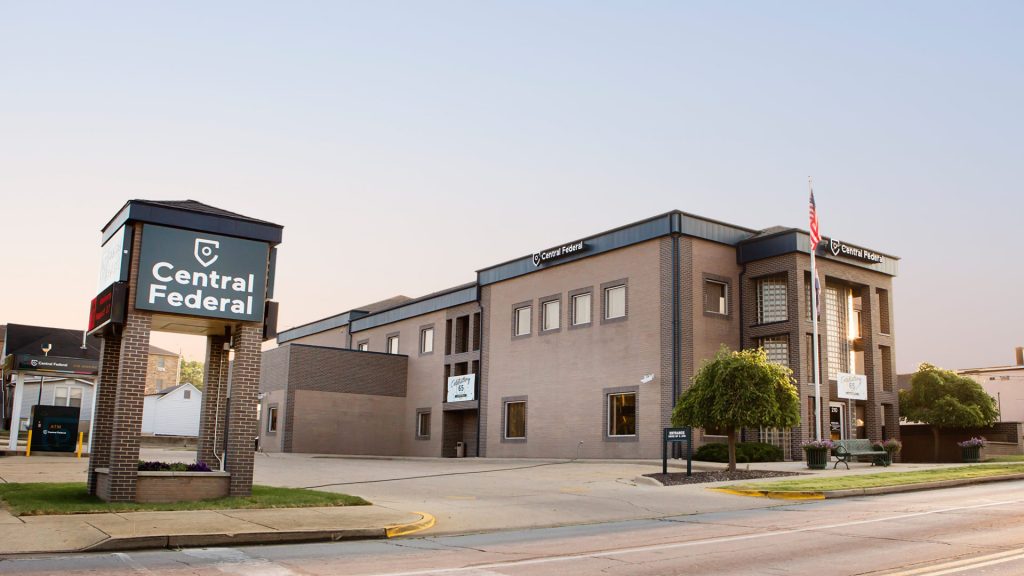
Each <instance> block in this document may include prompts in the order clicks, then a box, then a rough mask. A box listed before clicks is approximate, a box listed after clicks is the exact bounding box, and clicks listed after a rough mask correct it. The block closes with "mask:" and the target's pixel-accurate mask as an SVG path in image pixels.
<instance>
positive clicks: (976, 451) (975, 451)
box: [960, 446, 981, 464]
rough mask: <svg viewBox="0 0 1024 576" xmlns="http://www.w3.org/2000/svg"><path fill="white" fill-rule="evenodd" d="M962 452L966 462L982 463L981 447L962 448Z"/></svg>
mask: <svg viewBox="0 0 1024 576" xmlns="http://www.w3.org/2000/svg"><path fill="white" fill-rule="evenodd" d="M960 451H961V452H960V454H961V456H962V457H963V461H964V462H967V463H971V464H973V463H975V462H981V446H961V447H960Z"/></svg>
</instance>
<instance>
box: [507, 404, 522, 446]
mask: <svg viewBox="0 0 1024 576" xmlns="http://www.w3.org/2000/svg"><path fill="white" fill-rule="evenodd" d="M505 438H526V402H506V403H505Z"/></svg>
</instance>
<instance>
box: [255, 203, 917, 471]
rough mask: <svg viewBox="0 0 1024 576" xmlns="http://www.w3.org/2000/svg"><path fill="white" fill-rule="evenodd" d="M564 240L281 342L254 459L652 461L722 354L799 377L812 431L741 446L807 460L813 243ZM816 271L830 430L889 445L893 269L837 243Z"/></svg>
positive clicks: (782, 231)
mask: <svg viewBox="0 0 1024 576" xmlns="http://www.w3.org/2000/svg"><path fill="white" fill-rule="evenodd" d="M565 240H566V242H565V243H564V244H561V245H558V246H536V247H526V248H527V250H529V252H528V253H526V254H524V255H523V256H522V257H520V258H516V259H514V260H510V261H508V262H503V263H500V264H495V265H493V266H489V267H487V268H484V269H482V270H478V271H477V272H476V278H475V280H474V281H472V282H469V283H466V284H462V285H459V286H454V287H452V288H449V289H447V290H442V291H440V292H436V293H433V294H428V295H426V296H422V297H419V298H407V297H404V296H397V297H393V298H390V299H387V300H382V301H380V302H376V303H373V304H369V305H365V306H358V307H354V308H352V309H349V310H347V311H343V312H341V313H339V314H336V315H334V316H330V317H328V318H324V319H321V320H317V321H315V322H310V323H308V324H304V325H301V326H298V327H295V328H291V329H289V330H284V331H282V332H281V333H280V334H279V335H278V338H277V343H278V346H277V347H276V348H273V349H271V350H268V351H266V352H265V353H264V355H263V360H262V362H263V366H262V376H261V384H260V398H261V399H260V406H261V409H260V443H261V448H262V449H263V450H265V451H281V452H303V453H323V454H332V453H333V454H372V455H402V456H430V457H456V456H481V457H513V458H514V457H524V458H525V457H530V458H575V457H580V458H644V459H653V458H660V456H661V450H662V445H661V440H662V428H664V427H667V426H669V425H670V422H669V420H670V415H671V412H672V407H673V406H674V404H675V400H676V398H678V396H679V394H680V393H681V392H682V391H683V390H684V389H685V388H686V387H687V386H688V385H689V382H690V381H691V379H692V377H693V375H694V373H695V372H696V370H697V368H698V367H699V366H700V364H701V363H702V362H703V361H705V360H706V359H708V358H711V357H712V356H713V355H714V354H715V352H716V351H717V350H718V349H719V347H720V346H721V345H722V344H725V345H727V346H729V347H730V348H733V349H738V348H750V347H758V346H760V347H763V348H764V349H765V351H766V352H767V355H768V357H769V359H770V360H772V361H774V362H779V363H781V364H785V365H787V366H789V367H790V368H791V369H792V371H793V375H794V378H795V380H796V385H797V387H798V390H799V394H800V398H801V403H800V405H801V425H800V426H798V427H796V428H792V429H773V428H764V429H752V430H744V431H743V438H744V439H745V440H748V441H762V442H769V443H771V444H775V445H777V446H779V447H781V448H782V449H783V451H784V454H785V455H786V457H787V458H788V459H801V458H802V452H801V450H800V448H799V446H800V444H801V443H802V442H804V441H805V440H807V439H808V438H812V437H813V436H814V435H815V432H814V430H813V427H814V412H815V406H814V401H815V392H814V378H813V363H812V354H813V353H812V331H813V324H812V318H811V298H812V294H813V292H812V280H811V272H810V239H809V237H808V233H807V232H806V231H803V230H798V229H794V228H783V227H774V228H768V229H764V230H753V229H749V228H744V227H742V226H737V225H734V224H727V223H724V222H718V221H715V220H711V219H707V218H703V217H700V216H695V215H692V214H688V213H685V212H680V211H672V212H669V213H666V214H661V215H658V216H654V217H652V218H648V219H646V220H642V221H639V222H635V223H632V224H627V225H625V226H622V227H620V228H616V229H614V230H609V231H606V232H601V233H598V234H594V235H592V236H588V237H586V238H575V239H573V238H566V239H565ZM816 260H817V268H818V273H819V277H820V279H821V295H820V300H819V302H820V308H821V309H820V314H819V317H820V319H819V342H820V351H821V362H820V367H821V382H822V385H821V414H822V423H821V425H822V429H823V435H824V436H825V437H828V436H830V435H831V437H832V438H836V439H839V438H870V439H872V440H880V439H883V438H887V437H889V436H895V435H897V434H898V430H899V425H898V423H899V408H898V402H897V398H898V397H897V392H896V388H895V376H894V374H895V363H894V362H895V361H894V358H895V356H894V354H895V334H894V323H893V310H892V280H893V278H894V277H895V276H896V274H897V271H898V260H899V259H898V258H897V257H895V256H892V255H889V254H885V253H881V252H879V251H876V250H873V249H869V248H866V247H864V246H862V245H857V244H853V243H849V242H845V241H843V240H840V239H836V238H826V239H824V240H823V241H822V242H821V244H820V245H819V246H818V251H817V253H816ZM840 382H843V384H842V385H841V386H840ZM850 382H853V383H854V384H856V383H857V382H860V383H861V385H860V386H859V387H858V386H856V385H852V386H851V385H850ZM851 391H852V392H851ZM721 432H722V431H719V430H710V429H707V430H697V431H695V437H696V443H697V444H698V445H699V444H701V443H706V442H715V441H724V440H725V439H724V436H720V435H719V434H720V433H721Z"/></svg>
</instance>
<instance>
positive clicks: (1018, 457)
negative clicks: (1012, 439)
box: [985, 454, 1024, 462]
mask: <svg viewBox="0 0 1024 576" xmlns="http://www.w3.org/2000/svg"><path fill="white" fill-rule="evenodd" d="M985 462H1024V454H1014V455H1013V456H993V457H991V458H987V459H986V460H985Z"/></svg>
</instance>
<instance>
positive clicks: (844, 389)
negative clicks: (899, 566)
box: [836, 372, 868, 400]
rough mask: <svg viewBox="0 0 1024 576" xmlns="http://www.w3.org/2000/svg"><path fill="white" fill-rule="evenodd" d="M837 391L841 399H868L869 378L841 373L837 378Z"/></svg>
mask: <svg viewBox="0 0 1024 576" xmlns="http://www.w3.org/2000/svg"><path fill="white" fill-rule="evenodd" d="M836 389H837V390H838V393H839V397H840V398H847V399H849V400H867V399H868V377H867V376H865V375H863V374H847V373H845V372H840V373H839V374H838V375H837V376H836Z"/></svg>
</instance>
